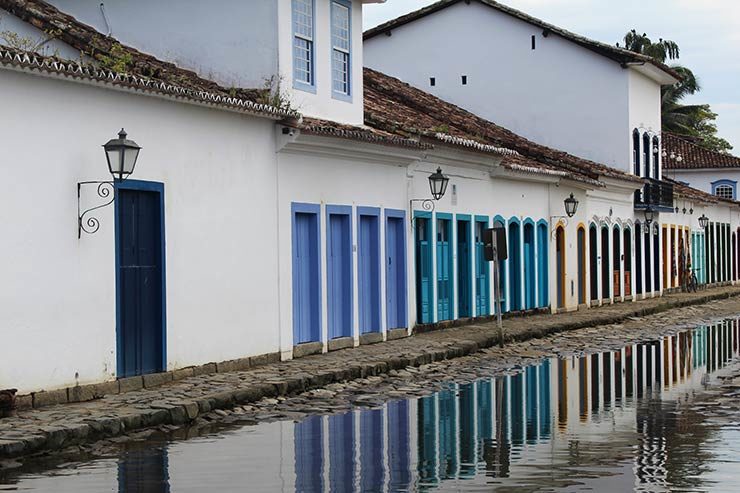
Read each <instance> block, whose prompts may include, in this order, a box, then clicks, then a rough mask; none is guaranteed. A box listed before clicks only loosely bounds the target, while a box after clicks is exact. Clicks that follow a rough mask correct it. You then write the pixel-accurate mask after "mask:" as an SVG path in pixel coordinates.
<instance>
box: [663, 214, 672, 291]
mask: <svg viewBox="0 0 740 493" xmlns="http://www.w3.org/2000/svg"><path fill="white" fill-rule="evenodd" d="M670 272H671V255H670V254H669V252H668V227H667V226H665V225H663V289H668V288H670V287H671V281H670V279H671V278H670Z"/></svg>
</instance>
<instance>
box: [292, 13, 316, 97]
mask: <svg viewBox="0 0 740 493" xmlns="http://www.w3.org/2000/svg"><path fill="white" fill-rule="evenodd" d="M313 7H314V6H313V0H293V80H294V82H295V84H294V85H295V87H297V88H299V89H300V88H302V87H301V86H304V87H303V88H304V89H305V88H306V86H308V88H311V87H313V86H314V45H313V30H314V29H313V26H314V16H313V11H314V9H313Z"/></svg>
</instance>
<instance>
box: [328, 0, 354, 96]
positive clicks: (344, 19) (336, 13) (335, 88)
mask: <svg viewBox="0 0 740 493" xmlns="http://www.w3.org/2000/svg"><path fill="white" fill-rule="evenodd" d="M350 22H351V12H350V4H349V2H346V1H344V0H335V1H333V2H332V3H331V46H332V50H331V72H332V93H333V95H334V96H337V95H339V96H345V97H346V96H349V95H350V78H351V74H350V70H351V66H350V51H351V38H350Z"/></svg>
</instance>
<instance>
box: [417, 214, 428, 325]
mask: <svg viewBox="0 0 740 493" xmlns="http://www.w3.org/2000/svg"><path fill="white" fill-rule="evenodd" d="M429 223H430V219H429V218H428V217H417V218H416V219H415V222H414V225H415V229H416V231H415V233H416V248H415V250H416V319H417V321H418V322H419V323H422V324H428V323H431V322H432V279H431V277H432V246H431V243H432V238H431V235H432V232H431V228H430V224H429Z"/></svg>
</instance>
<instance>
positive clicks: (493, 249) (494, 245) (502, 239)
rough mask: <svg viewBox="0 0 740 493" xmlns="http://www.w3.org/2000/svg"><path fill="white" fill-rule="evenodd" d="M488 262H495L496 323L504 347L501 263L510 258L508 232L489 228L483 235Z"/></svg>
mask: <svg viewBox="0 0 740 493" xmlns="http://www.w3.org/2000/svg"><path fill="white" fill-rule="evenodd" d="M483 243H484V251H485V257H486V260H487V261H489V262H493V299H494V300H495V304H496V321H497V323H498V336H499V345H500V346H501V347H504V324H503V321H502V320H501V279H500V277H501V273H500V272H499V261H501V260H506V259H507V258H508V252H507V248H506V230H505V229H504V228H501V227H497V228H489V229H487V230H486V231H485V233H484V235H483Z"/></svg>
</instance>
